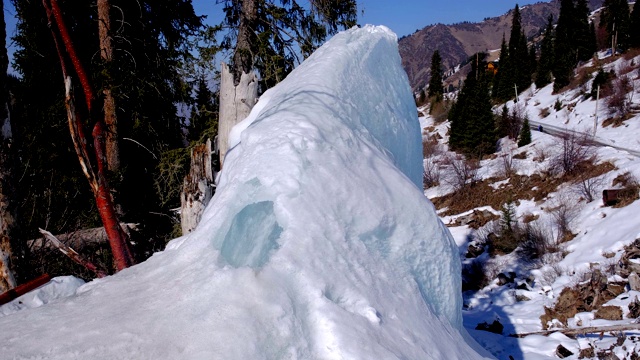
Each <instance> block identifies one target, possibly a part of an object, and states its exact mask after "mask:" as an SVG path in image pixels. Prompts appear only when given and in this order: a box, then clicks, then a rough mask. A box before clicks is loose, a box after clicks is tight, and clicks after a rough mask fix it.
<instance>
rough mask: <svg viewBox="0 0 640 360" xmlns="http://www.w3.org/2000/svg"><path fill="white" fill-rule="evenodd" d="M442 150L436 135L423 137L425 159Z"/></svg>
mask: <svg viewBox="0 0 640 360" xmlns="http://www.w3.org/2000/svg"><path fill="white" fill-rule="evenodd" d="M442 151H443V150H442V145H440V143H439V142H438V139H437V137H436V136H434V135H430V136H424V137H423V138H422V157H423V158H424V159H427V158H430V157H433V156H436V155H439V154H440V153H442Z"/></svg>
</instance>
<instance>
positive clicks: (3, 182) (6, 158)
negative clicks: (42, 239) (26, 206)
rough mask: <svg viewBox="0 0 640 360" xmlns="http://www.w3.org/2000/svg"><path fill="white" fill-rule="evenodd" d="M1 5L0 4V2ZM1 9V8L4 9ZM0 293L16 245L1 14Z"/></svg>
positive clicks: (10, 278) (11, 280)
mask: <svg viewBox="0 0 640 360" xmlns="http://www.w3.org/2000/svg"><path fill="white" fill-rule="evenodd" d="M0 5H3V2H0ZM3 8H4V7H3ZM0 26H2V30H0V37H1V39H0V43H1V44H2V47H1V48H0V72H1V73H0V123H1V125H2V131H1V132H0V293H3V292H5V291H7V290H9V289H13V288H14V287H15V286H16V285H17V284H16V279H15V276H14V273H13V269H12V266H11V257H12V242H15V238H14V235H16V232H15V229H16V222H15V205H14V204H15V198H14V195H15V194H14V191H13V186H14V184H13V182H14V177H13V173H14V159H13V154H14V150H13V149H12V146H11V142H12V140H13V139H12V134H11V120H10V119H11V118H10V116H9V113H8V108H9V107H8V104H9V93H8V87H7V69H8V66H9V58H8V55H7V46H6V40H5V39H6V32H5V31H6V30H5V28H6V25H5V22H4V11H3V12H2V14H0Z"/></svg>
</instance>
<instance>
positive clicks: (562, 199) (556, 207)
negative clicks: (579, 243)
mask: <svg viewBox="0 0 640 360" xmlns="http://www.w3.org/2000/svg"><path fill="white" fill-rule="evenodd" d="M546 210H547V212H549V213H550V214H551V217H552V218H553V221H554V225H555V227H556V231H557V235H556V239H557V241H558V242H559V243H563V242H566V241H570V240H572V239H573V238H574V237H575V234H574V233H573V232H572V231H571V226H572V224H573V222H574V221H575V220H576V218H577V217H578V214H579V212H580V208H579V206H578V202H577V201H575V199H574V198H572V197H571V196H569V195H568V194H567V193H559V194H558V195H557V196H556V197H555V198H554V199H553V200H552V201H551V206H549V207H548V208H547V209H546Z"/></svg>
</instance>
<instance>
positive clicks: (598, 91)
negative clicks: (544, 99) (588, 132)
mask: <svg viewBox="0 0 640 360" xmlns="http://www.w3.org/2000/svg"><path fill="white" fill-rule="evenodd" d="M598 100H600V85H598V90H597V91H596V113H595V115H594V117H593V138H594V139H595V138H596V130H597V129H598Z"/></svg>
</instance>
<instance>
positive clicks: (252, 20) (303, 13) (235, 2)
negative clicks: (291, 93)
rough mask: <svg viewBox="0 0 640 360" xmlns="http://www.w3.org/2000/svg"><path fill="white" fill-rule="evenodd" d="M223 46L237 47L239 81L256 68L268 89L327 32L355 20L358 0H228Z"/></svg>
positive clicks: (235, 54) (226, 1)
mask: <svg viewBox="0 0 640 360" xmlns="http://www.w3.org/2000/svg"><path fill="white" fill-rule="evenodd" d="M220 2H222V3H224V13H225V18H224V22H223V24H222V26H223V27H224V28H227V29H229V33H228V34H227V36H226V37H225V41H224V42H223V47H225V48H228V49H230V50H233V52H234V54H233V61H232V63H233V71H232V72H233V74H234V76H235V77H236V83H237V82H238V79H239V78H240V75H241V74H242V72H245V73H247V74H249V73H251V72H252V71H253V70H257V72H258V75H259V78H260V82H261V84H262V90H266V89H268V88H270V87H272V86H273V85H275V84H276V83H278V82H279V81H282V80H283V79H284V77H285V76H286V75H287V74H288V73H289V72H291V70H293V68H294V66H295V65H296V63H297V62H300V58H299V56H298V49H299V51H300V52H301V53H302V57H303V58H306V57H307V56H309V55H310V54H311V53H312V52H313V51H314V50H315V49H316V48H317V47H318V46H319V45H320V44H322V42H324V40H325V39H326V38H327V36H329V35H332V34H335V33H336V32H337V31H338V30H340V29H345V28H350V27H352V26H354V25H355V24H356V20H357V11H356V10H357V6H356V1H355V0H337V1H336V0H311V1H309V6H307V7H304V6H301V5H299V4H298V3H296V2H295V1H289V0H278V1H259V0H224V1H220Z"/></svg>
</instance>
